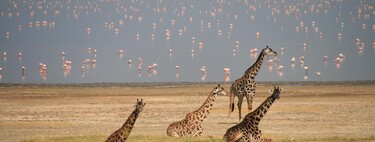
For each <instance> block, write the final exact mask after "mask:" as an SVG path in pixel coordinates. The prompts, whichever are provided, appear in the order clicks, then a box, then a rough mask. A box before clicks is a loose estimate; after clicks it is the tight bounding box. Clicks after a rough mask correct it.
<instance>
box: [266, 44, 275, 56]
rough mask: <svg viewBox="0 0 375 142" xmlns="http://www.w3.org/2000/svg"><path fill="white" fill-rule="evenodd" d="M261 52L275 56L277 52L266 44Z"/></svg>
mask: <svg viewBox="0 0 375 142" xmlns="http://www.w3.org/2000/svg"><path fill="white" fill-rule="evenodd" d="M262 53H263V54H265V55H267V56H277V53H276V52H275V51H273V50H272V49H271V48H269V47H268V46H266V48H264V49H263V51H262Z"/></svg>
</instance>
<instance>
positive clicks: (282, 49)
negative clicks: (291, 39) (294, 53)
mask: <svg viewBox="0 0 375 142" xmlns="http://www.w3.org/2000/svg"><path fill="white" fill-rule="evenodd" d="M280 52H281V55H284V47H281V48H280Z"/></svg>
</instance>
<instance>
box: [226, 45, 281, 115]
mask: <svg viewBox="0 0 375 142" xmlns="http://www.w3.org/2000/svg"><path fill="white" fill-rule="evenodd" d="M266 55H267V56H277V53H276V52H275V51H273V50H272V49H271V48H269V47H268V46H266V48H264V49H263V50H262V52H261V53H260V55H259V57H258V59H257V60H256V61H255V63H254V64H253V65H252V66H251V67H250V68H248V69H247V70H246V71H245V73H244V75H243V76H242V77H241V78H239V79H237V80H235V81H234V82H233V83H232V86H231V87H230V100H229V114H228V120H229V117H230V114H231V112H233V110H234V98H235V97H238V103H237V106H238V113H239V121H241V107H242V101H243V98H244V97H246V100H247V106H248V108H249V110H252V106H253V97H254V95H255V88H256V83H255V76H256V75H257V74H258V72H259V70H260V68H261V67H262V64H263V58H264V57H265V56H266Z"/></svg>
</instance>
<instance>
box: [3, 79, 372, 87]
mask: <svg viewBox="0 0 375 142" xmlns="http://www.w3.org/2000/svg"><path fill="white" fill-rule="evenodd" d="M232 83H233V82H103V83H0V87H11V86H50V87H52V86H56V87H60V86H61V87H74V86H81V87H111V86H118V87H121V86H125V87H138V86H142V87H147V86H180V85H191V86H194V85H210V84H232ZM257 84H258V85H291V86H294V85H297V86H299V85H372V84H375V80H356V81H257Z"/></svg>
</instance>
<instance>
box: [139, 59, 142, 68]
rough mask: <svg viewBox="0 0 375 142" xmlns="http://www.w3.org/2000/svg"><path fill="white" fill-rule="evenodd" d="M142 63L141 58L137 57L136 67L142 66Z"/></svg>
mask: <svg viewBox="0 0 375 142" xmlns="http://www.w3.org/2000/svg"><path fill="white" fill-rule="evenodd" d="M142 64H143V60H142V58H138V67H140V66H142Z"/></svg>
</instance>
